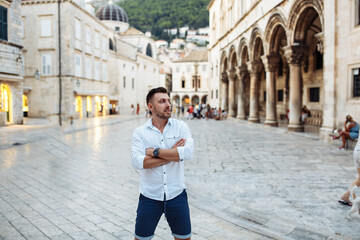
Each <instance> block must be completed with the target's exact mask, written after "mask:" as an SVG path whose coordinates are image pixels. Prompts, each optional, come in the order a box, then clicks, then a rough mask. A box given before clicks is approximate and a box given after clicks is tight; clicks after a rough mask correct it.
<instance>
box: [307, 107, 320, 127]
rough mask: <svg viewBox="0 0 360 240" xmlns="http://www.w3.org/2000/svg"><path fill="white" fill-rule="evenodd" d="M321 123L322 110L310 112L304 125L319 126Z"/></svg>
mask: <svg viewBox="0 0 360 240" xmlns="http://www.w3.org/2000/svg"><path fill="white" fill-rule="evenodd" d="M322 122H323V112H322V110H310V117H307V118H306V119H305V124H306V125H312V126H319V127H320V126H321V125H322Z"/></svg>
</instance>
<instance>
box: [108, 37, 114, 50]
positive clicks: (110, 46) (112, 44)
mask: <svg viewBox="0 0 360 240" xmlns="http://www.w3.org/2000/svg"><path fill="white" fill-rule="evenodd" d="M109 49H110V50H114V43H113V41H112V40H111V38H109Z"/></svg>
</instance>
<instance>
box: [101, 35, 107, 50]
mask: <svg viewBox="0 0 360 240" xmlns="http://www.w3.org/2000/svg"><path fill="white" fill-rule="evenodd" d="M102 42H103V51H106V50H107V43H106V38H105V37H103V41H102Z"/></svg>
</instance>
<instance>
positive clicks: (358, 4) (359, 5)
mask: <svg viewBox="0 0 360 240" xmlns="http://www.w3.org/2000/svg"><path fill="white" fill-rule="evenodd" d="M355 11H356V12H355V16H356V18H355V25H356V26H358V25H360V0H356V1H355Z"/></svg>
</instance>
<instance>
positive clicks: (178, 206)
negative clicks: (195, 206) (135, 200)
mask: <svg viewBox="0 0 360 240" xmlns="http://www.w3.org/2000/svg"><path fill="white" fill-rule="evenodd" d="M164 200H165V199H164ZM163 213H165V216H166V219H167V222H168V224H169V226H170V228H171V231H172V235H173V236H174V237H177V238H180V239H187V238H189V237H191V223H190V211H189V204H188V200H187V194H186V191H185V190H184V191H183V192H182V193H181V194H180V195H179V196H177V197H175V198H174V199H171V200H168V201H157V200H153V199H150V198H147V197H145V196H144V195H142V194H140V197H139V204H138V209H137V216H136V224H135V238H137V239H139V240H149V239H152V238H153V237H154V233H155V228H156V226H157V225H158V222H159V220H160V217H161V215H162V214H163Z"/></svg>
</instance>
